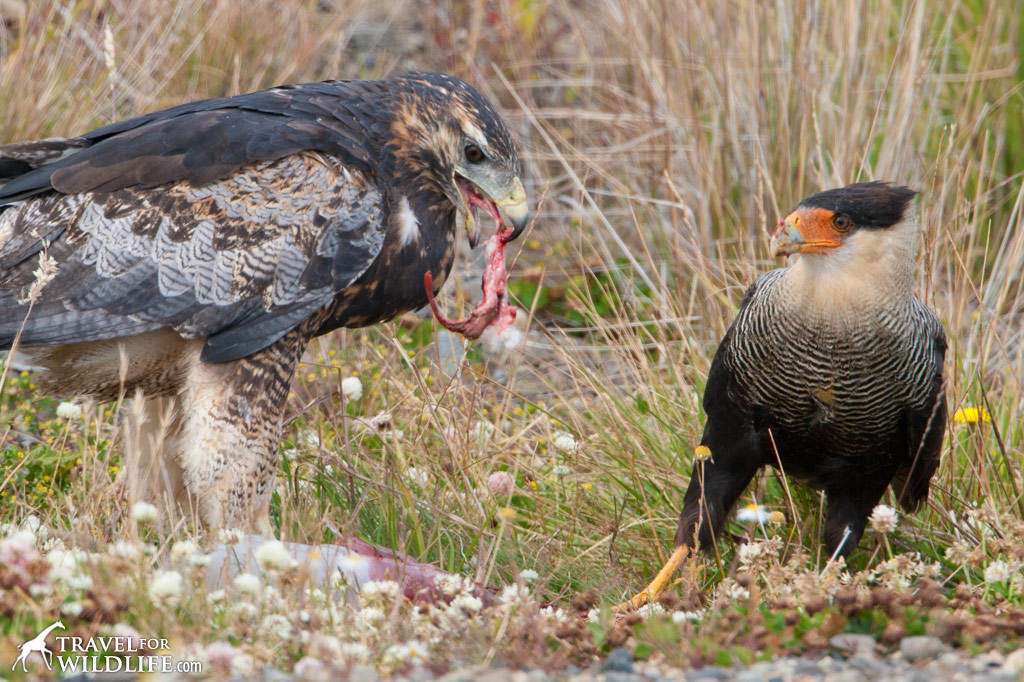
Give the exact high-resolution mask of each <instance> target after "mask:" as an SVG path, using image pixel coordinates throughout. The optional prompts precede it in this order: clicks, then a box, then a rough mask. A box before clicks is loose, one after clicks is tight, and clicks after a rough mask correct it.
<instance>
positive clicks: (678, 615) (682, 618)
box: [672, 611, 701, 625]
mask: <svg viewBox="0 0 1024 682" xmlns="http://www.w3.org/2000/svg"><path fill="white" fill-rule="evenodd" d="M700 617H701V614H699V613H697V612H696V611H674V612H673V613H672V622H673V623H675V624H676V625H680V624H682V623H690V622H694V621H698V620H700Z"/></svg>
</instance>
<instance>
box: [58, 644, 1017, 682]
mask: <svg viewBox="0 0 1024 682" xmlns="http://www.w3.org/2000/svg"><path fill="white" fill-rule="evenodd" d="M830 644H831V649H830V651H829V653H826V654H819V655H816V656H800V657H796V656H790V657H785V658H779V659H777V660H774V661H768V662H758V663H754V664H753V665H750V666H744V667H731V668H725V667H718V666H709V667H705V668H701V669H698V670H682V669H679V668H674V667H671V666H667V665H663V664H659V663H655V662H650V661H635V660H634V659H633V655H632V654H631V653H630V652H629V650H628V649H626V648H624V647H622V648H618V649H614V650H613V651H612V652H611V653H610V654H609V655H608V657H607V658H606V659H605V660H604V661H603V662H601V663H595V664H594V665H592V666H590V667H589V668H587V669H581V668H579V667H576V666H572V665H570V666H568V667H566V668H564V669H562V670H557V671H550V672H549V671H544V670H540V669H533V670H521V669H512V668H508V667H506V666H503V665H495V666H492V667H490V668H466V669H462V670H455V671H452V672H448V673H446V674H443V675H436V674H435V673H434V672H432V671H431V670H430V669H429V668H426V667H415V668H412V669H411V670H409V671H407V672H406V673H404V674H399V675H396V676H394V677H392V678H390V679H391V680H393V681H394V682H430V681H431V680H438V681H439V682H506V681H508V682H555V681H556V680H557V681H563V680H564V681H566V682H661V681H665V682H669V681H672V682H679V681H684V682H718V681H722V682H762V681H763V682H816V681H818V680H820V681H822V682H871V681H873V680H886V681H887V682H944V681H947V680H949V681H968V680H969V681H970V682H1018V681H1019V680H1024V648H1020V649H1017V650H1016V651H1013V652H1011V653H1009V654H1001V653H998V652H987V653H984V654H980V655H977V656H971V655H969V654H968V653H967V652H964V651H957V650H953V649H951V648H950V647H949V646H948V645H946V644H944V643H943V642H942V641H941V640H939V639H938V638H935V637H929V636H918V637H906V638H904V639H903V641H902V642H901V643H900V646H899V649H898V650H896V651H894V652H892V653H889V654H883V653H879V652H878V650H877V645H876V642H875V640H874V639H873V638H872V637H869V636H867V635H855V634H843V635H837V636H835V637H833V638H832V640H831V641H830ZM296 671H297V672H296V673H295V674H287V673H283V672H281V671H278V670H275V669H271V668H267V669H264V670H262V671H259V672H257V673H256V674H255V675H253V676H248V677H246V678H245V679H252V680H260V681H262V682H293V681H297V680H303V681H307V682H327V681H328V680H336V679H347V680H349V681H350V682H379V681H381V680H383V679H384V678H382V677H381V676H380V675H378V674H377V673H376V672H374V671H373V670H371V669H369V668H365V667H362V666H355V667H353V668H351V669H348V670H345V671H342V670H338V669H332V668H330V667H328V666H324V665H322V664H320V663H315V664H312V665H303V663H302V662H300V663H299V665H297V666H296ZM68 679H69V680H72V681H74V682H85V681H86V680H91V679H95V678H91V677H87V676H79V677H74V678H68ZM103 679H104V680H105V681H107V682H114V681H115V680H120V679H121V678H115V677H112V676H106V677H104V678H103ZM123 679H125V680H128V679H132V678H129V677H125V678H123ZM232 679H234V678H232ZM238 679H239V680H241V679H243V678H238Z"/></svg>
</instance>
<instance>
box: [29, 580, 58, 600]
mask: <svg viewBox="0 0 1024 682" xmlns="http://www.w3.org/2000/svg"><path fill="white" fill-rule="evenodd" d="M28 593H29V594H30V595H31V596H33V597H35V598H37V599H38V598H39V597H48V596H50V595H51V594H53V585H50V584H48V583H32V584H31V585H29V586H28Z"/></svg>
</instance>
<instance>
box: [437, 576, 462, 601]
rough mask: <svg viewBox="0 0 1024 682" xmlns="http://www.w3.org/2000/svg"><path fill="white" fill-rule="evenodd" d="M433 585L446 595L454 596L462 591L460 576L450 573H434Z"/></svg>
mask: <svg viewBox="0 0 1024 682" xmlns="http://www.w3.org/2000/svg"><path fill="white" fill-rule="evenodd" d="M434 585H435V586H436V587H437V589H438V591H439V592H440V593H441V594H443V595H444V596H446V597H454V596H455V595H457V594H459V593H460V592H462V578H461V577H459V576H457V575H452V574H451V573H441V574H439V575H435V576H434Z"/></svg>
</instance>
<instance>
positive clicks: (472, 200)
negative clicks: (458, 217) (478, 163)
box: [454, 173, 530, 248]
mask: <svg viewBox="0 0 1024 682" xmlns="http://www.w3.org/2000/svg"><path fill="white" fill-rule="evenodd" d="M454 180H455V185H456V186H457V187H458V188H459V202H458V204H459V205H458V209H459V212H460V213H461V214H462V218H463V220H465V222H466V234H467V235H468V236H469V245H470V246H471V247H474V248H475V247H476V245H477V243H478V242H479V241H480V226H479V225H478V224H477V220H476V218H477V210H478V209H480V208H482V209H484V210H485V211H487V213H488V214H490V216H491V217H492V218H494V222H495V223H497V224H498V225H499V226H500V227H499V229H501V228H503V227H504V226H505V222H504V221H503V220H502V217H501V213H500V212H499V211H498V208H499V207H500V208H501V210H503V211H504V212H505V215H507V216H508V219H509V221H510V222H511V223H512V231H511V232H510V233H508V234H502V241H504V242H506V243H507V242H510V241H512V240H513V239H515V238H516V237H518V236H519V234H520V233H521V232H522V231H523V229H524V228H525V227H526V225H527V223H528V222H529V221H530V206H529V204H528V203H527V201H526V190H525V189H523V183H522V181H521V180H520V179H519V178H518V177H515V176H512V179H511V181H508V182H507V185H506V186H501V185H500V184H498V183H495V184H494V185H493V186H492V183H491V180H492V178H491V177H490V176H489V175H483V174H481V175H480V176H478V177H477V178H476V179H475V180H470V179H469V178H467V177H464V176H463V175H461V174H459V173H456V174H455V177H454Z"/></svg>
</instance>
